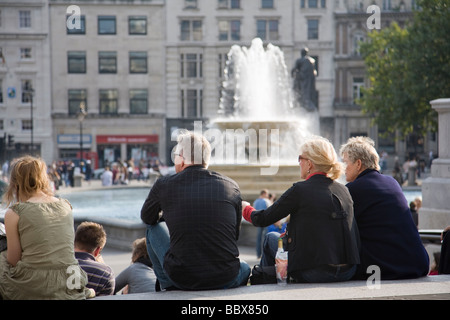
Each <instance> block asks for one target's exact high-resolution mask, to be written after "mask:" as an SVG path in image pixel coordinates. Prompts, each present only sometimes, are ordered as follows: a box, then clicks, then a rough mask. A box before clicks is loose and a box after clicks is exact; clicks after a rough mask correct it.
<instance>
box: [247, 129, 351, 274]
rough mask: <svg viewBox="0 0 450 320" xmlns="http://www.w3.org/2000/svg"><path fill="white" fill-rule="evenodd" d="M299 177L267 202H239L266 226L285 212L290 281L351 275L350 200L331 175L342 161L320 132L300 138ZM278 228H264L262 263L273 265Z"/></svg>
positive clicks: (250, 218)
mask: <svg viewBox="0 0 450 320" xmlns="http://www.w3.org/2000/svg"><path fill="white" fill-rule="evenodd" d="M298 161H299V164H300V177H301V178H302V179H304V180H303V181H300V182H297V183H294V185H293V186H292V187H291V188H290V189H288V190H287V191H286V192H285V193H284V194H283V195H282V196H281V197H280V198H279V200H277V201H276V202H275V203H274V204H272V206H270V207H269V208H268V209H265V210H259V211H257V210H254V208H252V207H251V206H249V205H248V203H246V202H244V203H243V207H244V206H245V205H247V206H246V207H245V209H244V210H243V216H244V218H245V219H246V220H247V221H249V222H252V223H253V225H255V226H260V227H264V226H268V225H271V224H272V223H274V222H276V221H278V220H280V219H282V218H284V217H286V216H287V215H290V222H289V224H288V227H287V232H286V235H285V237H286V240H287V241H285V242H286V243H287V245H286V246H287V248H285V249H287V251H288V256H289V257H288V261H289V263H288V275H289V277H290V279H291V282H336V281H346V280H349V279H351V278H352V276H353V275H354V273H355V270H356V265H357V264H358V263H359V254H358V241H359V240H358V232H357V228H356V224H355V221H354V219H353V202H352V199H351V196H350V193H349V192H348V190H347V188H346V187H345V186H344V185H342V184H341V183H339V182H337V181H336V179H337V178H339V177H340V175H341V172H342V165H341V163H339V162H338V158H337V155H336V151H335V150H334V148H333V146H332V144H331V143H330V142H329V141H328V140H326V139H324V138H321V137H316V138H314V139H310V140H309V141H307V142H305V143H304V144H303V145H302V146H301V148H300V155H299V157H298ZM279 236H280V235H279V234H278V233H273V232H271V233H268V234H267V236H266V239H265V243H264V252H263V256H262V258H261V265H262V266H272V265H274V257H275V254H276V250H277V239H278V237H279Z"/></svg>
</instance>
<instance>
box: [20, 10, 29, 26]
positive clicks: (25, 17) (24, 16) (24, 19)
mask: <svg viewBox="0 0 450 320" xmlns="http://www.w3.org/2000/svg"><path fill="white" fill-rule="evenodd" d="M19 27H20V28H31V11H30V10H20V11H19Z"/></svg>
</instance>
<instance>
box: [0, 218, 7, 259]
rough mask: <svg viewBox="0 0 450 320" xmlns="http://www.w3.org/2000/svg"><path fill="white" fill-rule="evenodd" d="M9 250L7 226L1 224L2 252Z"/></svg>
mask: <svg viewBox="0 0 450 320" xmlns="http://www.w3.org/2000/svg"><path fill="white" fill-rule="evenodd" d="M6 248H7V243H6V231H5V225H4V224H3V223H1V222H0V252H2V251H5V250H6Z"/></svg>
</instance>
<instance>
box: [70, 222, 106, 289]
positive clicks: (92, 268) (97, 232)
mask: <svg viewBox="0 0 450 320" xmlns="http://www.w3.org/2000/svg"><path fill="white" fill-rule="evenodd" d="M105 244H106V232H105V230H104V229H103V226H102V225H100V224H98V223H95V222H88V221H85V222H82V223H81V224H80V225H79V226H78V227H77V230H76V232H75V247H74V248H75V257H76V258H77V259H78V263H79V264H80V266H81V268H82V269H83V270H84V272H86V274H87V276H88V284H87V287H88V288H91V289H93V290H95V294H96V296H106V295H111V294H113V293H114V287H115V277H114V272H113V270H112V269H111V267H110V266H108V265H107V264H105V262H104V261H103V258H102V256H101V252H102V250H103V248H104V247H105Z"/></svg>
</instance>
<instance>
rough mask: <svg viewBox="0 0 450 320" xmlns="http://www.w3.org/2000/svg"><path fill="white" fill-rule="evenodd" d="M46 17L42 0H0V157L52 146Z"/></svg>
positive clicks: (46, 152) (38, 152)
mask: <svg viewBox="0 0 450 320" xmlns="http://www.w3.org/2000/svg"><path fill="white" fill-rule="evenodd" d="M48 21H49V16H48V3H47V1H46V0H34V1H32V0H5V1H1V2H0V142H1V143H0V160H2V161H3V160H10V159H12V158H14V157H15V156H16V155H20V154H24V153H31V154H35V155H39V156H43V157H45V158H46V156H48V155H51V154H52V152H53V145H54V140H53V130H52V128H53V123H52V117H51V95H50V89H51V85H50V83H51V81H50V73H49V70H50V35H49V29H48ZM47 160H51V158H47Z"/></svg>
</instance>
